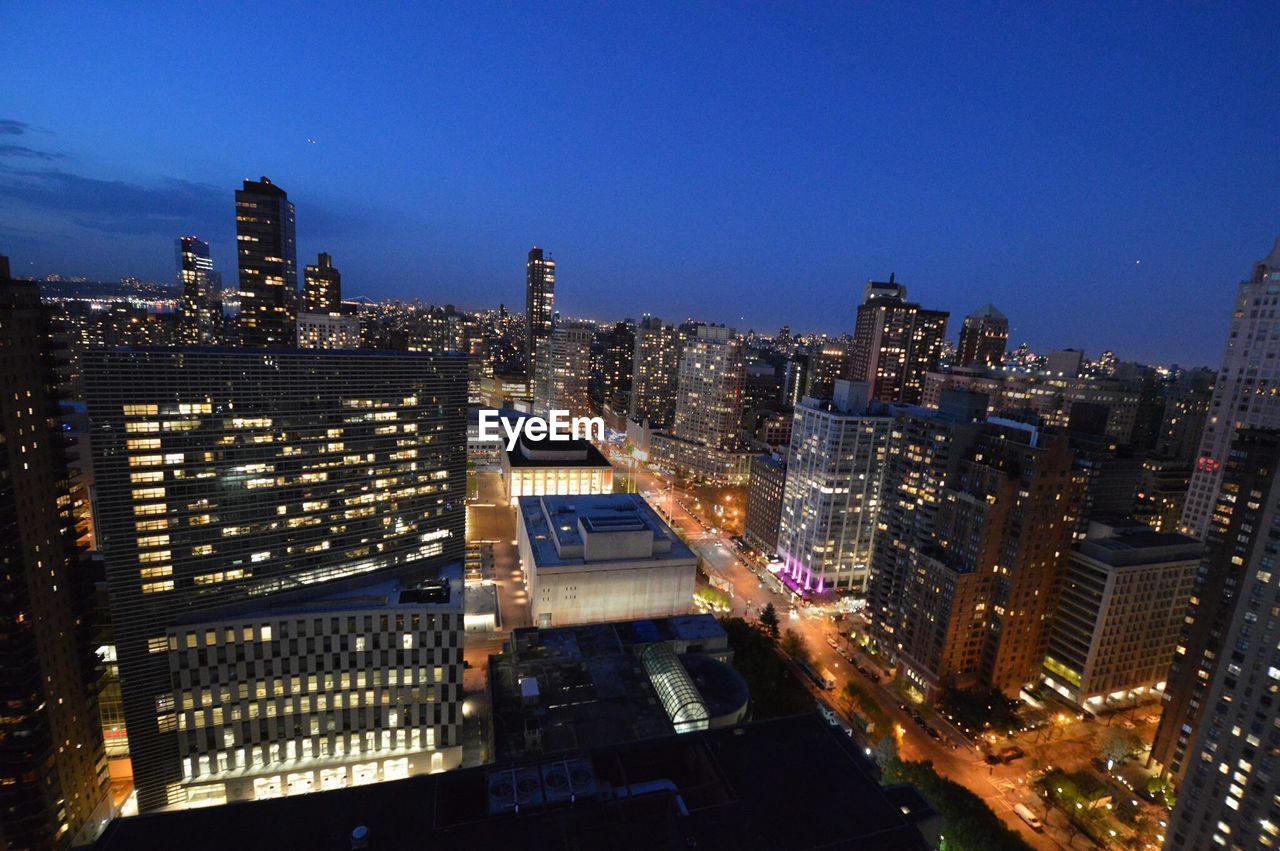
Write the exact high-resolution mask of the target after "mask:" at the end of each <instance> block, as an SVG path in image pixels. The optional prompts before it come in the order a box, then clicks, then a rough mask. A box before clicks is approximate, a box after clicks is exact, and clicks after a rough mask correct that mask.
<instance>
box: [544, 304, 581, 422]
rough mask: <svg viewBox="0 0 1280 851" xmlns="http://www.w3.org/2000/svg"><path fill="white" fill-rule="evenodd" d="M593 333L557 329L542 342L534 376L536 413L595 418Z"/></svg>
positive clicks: (561, 327)
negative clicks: (591, 392)
mask: <svg viewBox="0 0 1280 851" xmlns="http://www.w3.org/2000/svg"><path fill="white" fill-rule="evenodd" d="M591 336H592V334H591V330H590V329H589V328H577V327H573V326H566V325H557V326H556V327H555V328H554V329H552V331H551V333H550V334H548V335H547V336H545V337H543V338H542V339H540V340H539V341H538V348H537V354H536V355H535V357H534V363H535V365H536V368H537V371H536V372H535V373H534V374H533V410H534V413H537V414H539V415H541V416H548V412H550V411H552V410H561V411H568V412H569V414H570V416H575V417H581V416H589V415H590V414H591V398H590V395H589V394H588V384H589V383H590V380H591V372H590V367H591Z"/></svg>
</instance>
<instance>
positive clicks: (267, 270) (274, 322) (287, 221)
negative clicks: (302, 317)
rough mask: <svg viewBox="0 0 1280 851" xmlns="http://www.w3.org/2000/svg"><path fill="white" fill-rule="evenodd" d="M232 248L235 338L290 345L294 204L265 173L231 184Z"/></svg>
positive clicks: (295, 272)
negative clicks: (236, 287) (236, 282)
mask: <svg viewBox="0 0 1280 851" xmlns="http://www.w3.org/2000/svg"><path fill="white" fill-rule="evenodd" d="M236 253H237V260H238V263H239V268H240V315H239V320H238V321H239V328H240V344H241V345H242V346H248V347H252V348H281V347H286V348H291V347H293V346H294V345H295V338H296V333H295V330H294V322H295V317H296V315H297V309H298V308H297V298H298V247H297V237H296V235H295V223H294V212H293V204H292V203H290V201H289V196H288V194H287V193H286V192H285V191H284V190H283V189H281V188H280V187H279V186H276V185H275V184H274V183H272V182H271V181H270V180H268V179H267V178H265V177H264V178H262V179H261V180H257V181H254V180H246V181H245V182H244V188H243V189H237V190H236Z"/></svg>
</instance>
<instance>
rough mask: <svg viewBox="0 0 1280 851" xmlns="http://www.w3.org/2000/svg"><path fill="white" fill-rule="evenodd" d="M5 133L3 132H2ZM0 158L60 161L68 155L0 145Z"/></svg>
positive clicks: (19, 146)
mask: <svg viewBox="0 0 1280 851" xmlns="http://www.w3.org/2000/svg"><path fill="white" fill-rule="evenodd" d="M0 132H3V131H0ZM0 157H24V158H26V159H31V160H60V159H64V158H65V157H66V154H55V153H53V152H52V151H39V150H36V149H35V148H28V147H27V146H26V145H0Z"/></svg>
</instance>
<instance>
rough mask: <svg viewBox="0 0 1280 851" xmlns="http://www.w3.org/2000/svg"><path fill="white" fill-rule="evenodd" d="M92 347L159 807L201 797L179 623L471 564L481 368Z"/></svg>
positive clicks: (111, 515)
mask: <svg viewBox="0 0 1280 851" xmlns="http://www.w3.org/2000/svg"><path fill="white" fill-rule="evenodd" d="M84 360H85V386H86V396H87V402H88V411H89V419H90V431H91V435H92V444H93V452H94V467H95V473H96V478H97V496H98V499H97V510H98V516H97V518H96V519H97V527H98V535H99V540H100V544H101V547H102V550H103V552H104V555H105V557H106V568H107V583H108V588H109V591H110V594H111V611H112V619H113V624H114V630H115V637H116V647H117V653H118V658H119V664H120V673H121V678H122V682H123V700H124V710H125V717H126V720H127V723H128V729H129V740H130V747H131V756H132V760H133V767H134V777H135V783H136V787H137V790H138V800H139V805H140V807H141V808H142V809H144V810H150V809H155V808H157V807H161V806H166V805H170V804H181V803H183V802H184V801H185V795H186V790H185V787H184V786H183V777H182V771H181V761H180V759H179V750H178V738H179V737H178V732H179V724H180V723H181V722H180V720H179V716H178V710H177V709H176V708H175V706H176V705H177V704H176V698H175V697H174V693H173V689H172V686H171V673H170V671H169V665H168V649H167V648H168V637H167V635H166V630H168V629H169V628H171V627H174V626H175V625H177V624H178V623H179V622H185V621H195V620H208V619H210V617H212V615H207V614H206V613H216V612H220V611H222V610H223V609H226V608H228V607H237V606H244V605H246V604H249V603H253V604H256V606H257V607H259V608H260V607H262V606H264V605H266V604H267V603H268V602H269V601H274V600H277V599H292V598H293V597H294V596H295V595H296V596H298V597H300V598H306V597H307V596H308V595H310V594H316V593H328V592H330V591H332V590H336V589H338V588H340V587H341V586H342V585H343V584H344V583H357V582H363V581H366V580H370V581H371V580H372V579H374V578H376V577H379V576H381V575H383V574H386V573H397V574H398V573H401V572H405V571H408V572H410V573H412V572H418V573H421V572H422V571H424V570H426V569H428V568H430V567H432V566H434V565H436V564H439V563H441V562H444V561H450V560H461V558H462V550H463V543H462V542H463V524H464V508H463V502H464V498H465V482H464V476H465V464H466V364H465V360H464V359H463V358H460V357H454V356H441V355H414V354H399V353H386V352H374V351H361V352H326V353H319V352H303V351H298V350H296V349H295V350H289V351H254V350H248V349H227V350H217V349H201V350H182V349H178V350H104V351H92V352H86V353H85V359H84ZM406 575H407V574H406Z"/></svg>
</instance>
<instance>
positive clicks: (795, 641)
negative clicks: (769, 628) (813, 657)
mask: <svg viewBox="0 0 1280 851" xmlns="http://www.w3.org/2000/svg"><path fill="white" fill-rule="evenodd" d="M780 646H781V647H782V652H783V653H786V654H787V655H788V656H790V657H791V658H792V659H795V660H796V661H798V662H808V661H809V648H808V646H807V645H805V643H804V639H803V638H801V637H800V633H798V632H796V631H795V630H793V629H789V630H787V631H786V632H784V633H783V634H782V644H781V645H780Z"/></svg>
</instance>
